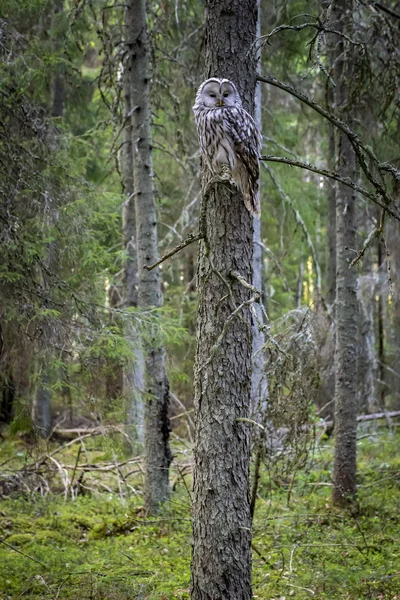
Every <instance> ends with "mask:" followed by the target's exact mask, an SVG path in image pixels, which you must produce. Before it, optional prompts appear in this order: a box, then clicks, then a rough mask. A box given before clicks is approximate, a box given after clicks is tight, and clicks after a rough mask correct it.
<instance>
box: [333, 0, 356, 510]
mask: <svg viewBox="0 0 400 600" xmlns="http://www.w3.org/2000/svg"><path fill="white" fill-rule="evenodd" d="M352 15H353V2H352V0H336V1H334V2H333V4H332V18H331V22H332V28H334V29H336V30H337V31H340V32H343V33H345V34H347V35H349V36H351V30H352ZM333 54H334V57H335V63H334V69H333V76H334V80H335V84H336V87H335V89H334V101H335V105H336V110H337V111H338V112H339V113H340V114H341V115H342V117H343V119H344V120H345V121H346V122H347V123H349V122H350V124H351V121H352V119H351V110H350V108H349V105H350V95H349V85H350V82H351V77H352V69H351V57H350V56H349V54H350V47H349V45H348V43H347V42H345V40H344V38H342V37H340V36H338V37H337V38H336V40H335V46H334V50H333ZM336 158H337V166H336V170H337V171H338V172H339V174H340V175H341V176H342V177H349V178H351V179H354V175H355V155H354V151H353V148H352V146H351V144H350V142H349V140H348V138H347V137H346V136H345V135H343V134H342V133H341V132H337V149H336ZM355 205H356V202H355V195H354V191H353V190H352V189H351V188H346V187H345V186H343V185H338V186H337V188H336V344H335V433H336V442H335V466H334V489H333V500H334V501H335V502H336V503H339V504H341V503H344V502H346V501H347V500H348V499H351V498H353V497H354V496H355V494H356V419H357V389H356V388H357V376H356V373H357V296H356V287H357V272H356V270H355V269H350V270H349V264H350V262H351V260H352V258H353V252H352V249H354V248H355V247H356V220H355V213H356V211H355Z"/></svg>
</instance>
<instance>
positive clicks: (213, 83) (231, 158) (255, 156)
mask: <svg viewBox="0 0 400 600" xmlns="http://www.w3.org/2000/svg"><path fill="white" fill-rule="evenodd" d="M193 112H194V115H195V121H196V128H197V134H198V136H199V141H200V149H201V154H202V157H203V160H204V161H205V164H206V165H207V167H208V168H209V170H210V171H211V173H212V174H213V175H220V176H221V178H222V179H229V180H231V181H232V182H233V183H234V184H235V186H236V187H237V188H238V189H239V190H240V191H241V192H242V194H243V197H244V203H245V206H246V208H247V210H248V211H249V212H250V213H251V214H253V215H255V216H257V217H259V216H260V200H259V190H258V177H259V172H260V166H259V158H260V151H261V139H260V133H259V131H258V128H257V125H256V124H255V122H254V119H253V118H252V117H251V116H250V115H249V113H248V112H246V111H245V110H244V108H243V106H242V101H241V99H240V96H239V94H238V92H237V89H236V87H235V85H234V84H233V83H232V81H229V80H228V79H216V78H211V79H207V80H206V81H204V82H203V83H202V84H201V86H200V87H199V89H198V91H197V94H196V101H195V104H194V106H193ZM227 172H228V176H227Z"/></svg>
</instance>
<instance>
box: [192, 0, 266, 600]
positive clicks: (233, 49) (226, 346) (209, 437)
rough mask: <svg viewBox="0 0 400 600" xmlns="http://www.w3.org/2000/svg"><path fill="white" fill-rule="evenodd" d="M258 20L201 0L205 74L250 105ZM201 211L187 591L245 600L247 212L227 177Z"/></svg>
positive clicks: (247, 4)
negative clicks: (222, 80) (223, 81)
mask: <svg viewBox="0 0 400 600" xmlns="http://www.w3.org/2000/svg"><path fill="white" fill-rule="evenodd" d="M244 24H245V26H244ZM256 27H257V1H256V0H241V1H240V0H233V1H231V0H207V1H206V74H207V77H211V76H213V77H226V78H228V79H231V80H232V81H233V82H234V83H235V84H236V86H237V88H238V91H239V94H240V95H241V98H242V100H243V104H244V107H245V108H246V110H248V111H249V112H253V109H254V92H255V84H256V75H257V68H256V57H255V54H254V52H253V51H252V49H253V48H252V44H253V43H254V41H255V37H256ZM205 180H206V178H204V182H203V187H204V185H205ZM201 212H202V215H203V221H204V226H205V231H204V233H205V236H206V240H205V241H204V242H202V244H201V248H200V256H199V265H198V290H199V306H198V314H197V351H196V362H195V410H196V436H195V452H194V494H193V557H192V583H191V594H192V596H191V597H192V600H210V599H212V600H232V599H235V600H250V598H251V552H250V545H251V531H250V526H251V525H250V502H249V462H250V434H251V431H250V429H249V425H247V424H245V423H243V422H240V420H239V419H240V418H243V417H244V418H246V417H248V416H249V410H250V402H251V351H252V318H251V312H250V309H249V305H244V306H241V305H242V304H243V303H246V302H248V301H249V299H250V298H251V292H250V290H249V289H246V288H245V287H244V286H243V285H242V284H240V283H239V281H238V280H237V279H236V278H235V277H234V276H233V275H232V272H234V271H236V272H238V273H239V274H240V275H241V276H242V277H243V278H244V279H245V280H246V281H247V282H252V278H253V273H252V271H253V269H252V254H253V218H252V216H251V215H250V213H249V212H248V211H247V209H246V207H245V205H244V201H243V197H242V195H241V194H240V193H239V192H237V191H236V190H234V189H233V188H232V187H230V186H229V187H228V186H227V185H225V184H217V185H215V186H213V188H212V189H211V191H210V190H207V193H206V194H204V193H203V198H202V209H201ZM238 307H241V308H240V309H239V310H238ZM235 310H237V312H236V313H235V314H233V313H234V311H235Z"/></svg>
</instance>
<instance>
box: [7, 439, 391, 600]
mask: <svg viewBox="0 0 400 600" xmlns="http://www.w3.org/2000/svg"><path fill="white" fill-rule="evenodd" d="M360 438H361V439H360V440H359V441H358V464H359V475H358V484H359V488H358V489H359V498H358V504H357V506H353V507H352V508H351V509H345V510H340V509H338V508H335V507H333V506H332V503H331V489H332V488H331V473H332V446H331V444H330V443H328V442H324V445H323V446H319V448H316V449H314V450H313V452H312V453H311V454H310V455H309V456H308V459H307V460H306V461H305V464H303V466H302V468H301V469H298V470H297V472H296V474H295V475H294V476H293V475H290V476H286V475H284V473H283V471H281V472H280V470H279V468H277V469H273V468H272V469H270V468H269V467H268V472H267V469H266V467H265V466H264V467H263V470H262V478H261V483H260V487H259V498H258V501H257V506H256V514H255V519H254V533H253V594H254V598H261V599H263V600H267V599H268V600H270V599H276V600H278V599H279V600H283V599H287V598H294V599H301V598H324V599H329V600H332V599H335V598H338V599H339V598H340V599H349V600H350V599H351V600H359V599H364V598H371V599H372V598H374V599H375V598H376V599H387V600H400V451H399V448H400V432H396V431H394V432H393V431H382V430H381V431H378V432H372V433H371V432H370V433H368V434H365V433H364V434H363V435H360ZM91 443H92V448H91V450H90V449H89V450H87V451H88V452H89V451H91V452H92V456H91V461H92V462H93V461H94V460H95V461H96V464H97V465H98V464H100V462H101V461H103V463H102V464H105V465H107V464H109V465H111V464H112V462H113V461H114V462H115V464H117V462H118V461H120V463H121V462H123V454H122V450H121V451H120V454H119V455H118V454H117V453H116V450H115V449H114V448H112V449H110V448H109V447H108V448H106V449H104V443H103V442H101V441H100V438H96V439H94V440H92V441H91ZM102 444H103V445H102ZM88 446H89V442H88ZM54 448H55V446H53V451H54ZM39 450H40V449H39ZM39 450H35V452H39ZM41 451H43V448H42V449H41ZM47 451H49V449H47ZM53 456H56V457H57V459H54V460H56V463H57V464H56V465H55V466H56V468H57V469H58V470H59V469H60V468H61V469H62V468H63V464H64V463H65V464H69V465H70V466H71V467H70V468H71V469H72V472H73V473H74V475H75V477H76V479H75V481H76V482H78V480H79V479H81V478H80V477H78V470H76V471H75V472H74V471H73V466H74V464H76V462H77V461H76V458H77V446H76V445H70V446H67V447H66V448H65V450H62V451H60V452H58V453H56V454H54V455H53ZM177 457H178V460H176V464H177V465H179V461H181V463H180V464H181V466H180V467H179V468H177V466H176V467H175V471H174V473H173V477H174V491H173V493H172V497H171V503H170V504H168V506H166V507H165V509H164V511H163V513H162V515H160V517H159V518H156V519H154V518H152V519H149V518H145V517H144V515H143V509H142V504H141V495H140V493H137V490H138V489H140V482H139V478H138V474H137V470H136V472H135V469H133V470H132V466H131V468H130V471H131V472H132V473H133V474H131V473H127V471H126V470H125V472H124V473H125V474H124V473H123V471H122V468H123V467H122V466H121V467H119V468H117V467H116V468H115V470H114V475H116V477H115V479H114V484H112V482H111V479H110V481H107V480H104V481H105V482H104V481H103V483H101V484H99V487H98V489H104V492H101V491H97V492H96V491H94V484H93V482H92V484H91V486H92V491H90V489H86V490H85V488H84V487H82V488H81V490H80V491H81V493H82V492H84V493H85V495H76V496H75V497H72V498H71V493H72V496H74V493H73V490H74V489H75V494H76V493H77V491H78V487H77V486H75V488H74V486H73V485H72V483H71V479H72V476H71V472H70V475H69V479H66V475H65V473H66V471H62V472H60V477H59V482H58V485H59V490H58V493H57V489H54V488H52V491H51V492H49V493H46V494H44V492H42V493H43V494H44V495H41V494H39V493H34V494H29V493H26V494H22V493H21V492H19V493H16V492H14V494H12V495H11V496H10V497H8V498H3V499H1V500H0V542H1V543H0V599H2V600H17V598H22V599H31V598H32V599H33V598H35V599H36V598H43V599H49V600H50V599H52V600H62V599H76V600H78V599H79V600H86V599H91V600H100V599H103V598H107V599H108V600H122V599H134V598H135V599H143V600H144V599H146V600H169V599H174V598H178V599H187V598H189V589H188V588H189V581H190V572H189V570H190V553H191V524H190V486H191V481H190V473H189V469H188V455H187V453H186V451H183V452H182V451H181V452H180V453H179V452H178V454H177ZM34 458H35V457H33V453H32V450H31V451H30V452H29V453H27V451H26V444H25V443H24V442H23V441H22V440H18V441H16V440H10V439H5V440H4V441H3V442H2V459H1V461H0V473H4V469H5V468H6V466H7V468H8V469H12V468H15V469H16V468H17V464H18V461H19V462H20V463H21V464H22V463H25V464H26V465H29V464H31V463H32V461H33V460H34ZM125 459H126V457H125ZM35 460H37V457H36V458H35ZM107 461H109V462H108V463H107ZM50 462H51V464H54V463H53V462H52V461H50ZM21 464H20V465H19V467H20V466H21ZM78 464H80V463H78ZM135 464H136V463H135ZM128 467H129V463H128ZM107 468H108V467H107ZM124 468H125V469H126V468H127V465H124ZM139 470H140V469H139ZM118 472H119V473H120V476H118ZM63 473H64V475H63ZM102 473H103V475H104V473H106V474H107V473H108V471H107V470H106V471H103V472H102ZM185 473H187V475H186V476H185ZM43 476H44V475H43ZM106 476H108V475H106ZM135 478H136V479H135ZM128 481H129V482H130V484H129V486H128V485H127V482H128ZM91 486H88V488H90V487H91ZM101 486H106V487H101ZM113 486H114V488H115V489H114V491H113ZM124 486H125V487H124ZM135 486H136V487H135ZM107 488H108V489H107ZM71 490H72V492H71ZM110 490H111V491H110ZM128 492H129V495H128ZM232 600H233V599H232Z"/></svg>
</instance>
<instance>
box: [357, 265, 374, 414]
mask: <svg viewBox="0 0 400 600" xmlns="http://www.w3.org/2000/svg"><path fill="white" fill-rule="evenodd" d="M363 266H364V265H363ZM375 294H376V279H375V276H374V275H373V274H370V275H362V276H359V277H358V288H357V298H358V301H359V307H360V308H359V312H360V315H359V320H358V357H357V361H358V362H357V382H358V383H357V406H358V412H363V413H366V412H375V411H376V410H377V409H378V408H379V403H378V402H377V398H376V389H375V387H376V386H375V378H376V372H377V365H376V356H375V332H374V303H375Z"/></svg>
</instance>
